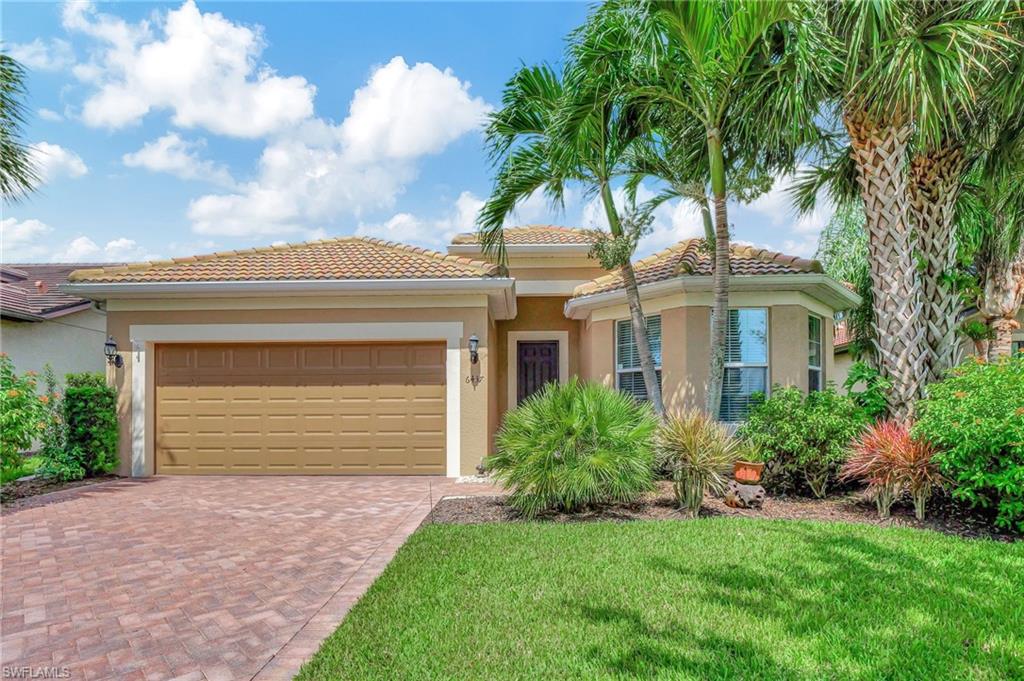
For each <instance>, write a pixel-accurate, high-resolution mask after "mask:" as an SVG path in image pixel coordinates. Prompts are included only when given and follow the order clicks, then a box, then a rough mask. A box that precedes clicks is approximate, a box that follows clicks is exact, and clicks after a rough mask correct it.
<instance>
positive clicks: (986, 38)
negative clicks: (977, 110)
mask: <svg viewBox="0 0 1024 681" xmlns="http://www.w3.org/2000/svg"><path fill="white" fill-rule="evenodd" d="M1004 5H1005V3H1000V2H985V1H982V0H979V1H976V2H960V3H956V2H919V1H917V0H874V1H872V2H860V1H857V0H835V1H834V2H831V3H830V4H829V6H828V14H827V18H828V23H827V28H828V30H827V31H823V32H822V34H821V40H822V41H823V42H828V43H829V44H830V45H832V46H833V49H835V50H836V54H837V56H840V57H841V59H838V60H837V61H835V62H833V63H834V64H838V67H839V70H838V71H837V72H836V74H835V75H836V78H835V85H836V90H835V91H834V92H833V94H832V98H833V99H834V100H836V101H838V102H839V113H840V116H841V118H842V121H843V124H844V126H845V128H846V131H847V133H848V134H849V138H850V145H851V150H850V157H851V159H852V160H853V165H854V169H855V176H856V180H857V184H858V186H859V189H860V194H861V199H862V201H863V203H864V208H865V215H866V217H867V232H868V253H869V264H870V267H871V281H872V293H873V297H874V301H875V325H876V343H877V351H878V359H879V366H880V369H881V371H882V373H883V375H885V376H886V377H887V378H888V379H889V380H890V381H891V382H892V384H893V388H892V391H891V392H890V393H889V396H888V397H889V410H890V413H891V415H892V416H894V417H896V418H899V419H906V418H909V416H910V415H911V414H912V411H913V404H914V401H915V399H916V397H917V396H918V395H919V393H920V391H921V388H922V385H923V383H924V382H925V381H926V380H927V379H928V377H929V376H930V373H931V372H930V370H929V359H928V352H927V348H928V347H929V346H928V345H927V342H928V337H927V334H926V330H925V326H924V325H923V324H922V315H923V314H924V309H925V303H924V302H923V301H922V296H921V281H920V279H921V278H920V276H919V272H918V268H917V263H916V262H915V245H916V244H917V241H918V239H917V237H916V236H915V233H914V229H913V225H914V219H915V217H916V218H917V219H919V220H920V221H922V223H923V224H924V225H925V226H924V232H925V237H924V242H926V243H927V246H926V247H925V251H926V252H925V253H924V256H925V258H926V260H931V261H932V264H930V265H927V266H926V267H927V268H930V269H931V270H932V271H933V272H938V271H940V270H944V268H945V266H946V264H947V263H948V262H949V257H950V253H949V252H948V251H946V250H943V248H944V247H945V246H946V243H947V242H948V238H947V240H946V241H943V240H942V234H943V232H944V230H947V229H948V226H949V216H950V210H948V206H946V205H939V204H937V203H936V201H938V202H939V203H942V202H943V201H944V197H945V196H946V195H947V194H948V193H950V192H952V193H953V194H954V195H955V193H956V191H957V188H958V183H959V176H960V173H958V172H957V169H960V170H961V171H962V168H963V166H962V163H963V160H962V155H961V153H962V152H960V151H957V150H956V149H955V148H954V147H951V146H950V145H949V140H950V132H951V131H954V130H955V121H957V119H958V118H957V117H958V114H960V113H961V112H963V111H970V110H972V106H973V104H974V88H973V82H972V79H973V78H974V77H975V76H976V75H977V74H978V69H977V65H978V64H979V60H980V59H981V56H982V55H985V54H989V53H990V52H991V51H992V50H993V49H995V48H996V47H997V46H998V45H999V44H1001V43H1002V42H1003V41H1004V38H1005V34H1004V33H1003V32H1002V31H1001V30H999V25H1000V22H1001V21H1002V20H1003V19H1004V18H1005V11H1004V8H1003V6H1004ZM913 142H916V144H917V145H918V147H919V148H920V149H922V150H923V155H922V156H921V157H920V158H919V159H918V161H917V164H916V165H915V167H914V169H913V171H911V168H910V166H909V164H908V159H909V158H910V151H911V144H912V143H913ZM933 231H934V236H932V232H933ZM946 233H947V235H949V234H950V233H949V232H946ZM926 277H927V278H928V280H929V282H932V281H936V280H937V279H938V277H937V276H936V275H934V274H926ZM936 288H937V287H936V286H932V285H931V284H929V292H928V295H929V302H928V304H927V305H928V309H929V312H928V313H927V314H928V317H927V318H928V319H934V318H935V317H936V316H942V315H943V314H945V313H946V311H947V310H948V307H949V304H950V303H949V301H948V300H946V298H945V296H944V295H938V296H936ZM933 303H934V304H933ZM933 308H934V310H933ZM932 336H933V338H934V339H935V342H936V344H937V345H942V344H943V343H946V342H947V340H948V338H947V337H948V330H947V329H946V328H944V327H940V326H938V325H936V328H935V329H934V330H933V333H932Z"/></svg>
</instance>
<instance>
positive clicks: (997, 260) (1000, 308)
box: [979, 216, 1024, 362]
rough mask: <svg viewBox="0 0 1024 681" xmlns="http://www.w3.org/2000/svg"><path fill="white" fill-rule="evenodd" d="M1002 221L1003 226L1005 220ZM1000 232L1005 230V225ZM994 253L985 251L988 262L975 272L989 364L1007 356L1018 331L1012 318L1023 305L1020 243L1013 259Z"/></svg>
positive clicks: (1023, 268)
mask: <svg viewBox="0 0 1024 681" xmlns="http://www.w3.org/2000/svg"><path fill="white" fill-rule="evenodd" d="M997 219H1002V216H1000V217H999V218H997ZM1002 221H1003V222H1004V223H1005V219H1002ZM1000 228H1001V229H1005V225H1000ZM998 250H999V249H991V250H989V251H988V253H987V254H986V255H988V256H989V257H988V262H986V263H983V265H982V267H980V268H979V269H980V270H981V271H980V274H981V276H982V294H981V300H980V301H979V302H980V304H979V310H980V312H981V314H982V315H983V316H984V318H985V323H986V324H987V325H988V327H989V328H990V329H992V335H993V338H992V340H990V341H989V343H988V360H989V361H990V362H991V361H995V360H996V359H998V358H1000V357H1007V356H1009V355H1010V352H1011V350H1012V347H1013V331H1014V329H1017V328H1019V327H1020V324H1019V323H1018V322H1017V319H1016V317H1017V314H1018V313H1019V312H1020V308H1021V305H1022V304H1024V242H1022V243H1020V244H1019V245H1018V248H1017V252H1016V254H1015V256H1014V258H1013V259H1010V258H1007V257H1006V255H1005V252H1002V253H1000V252H997V251H998Z"/></svg>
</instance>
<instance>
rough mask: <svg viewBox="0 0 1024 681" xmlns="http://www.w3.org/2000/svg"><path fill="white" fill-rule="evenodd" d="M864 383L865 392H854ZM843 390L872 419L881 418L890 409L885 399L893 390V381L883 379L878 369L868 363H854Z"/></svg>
mask: <svg viewBox="0 0 1024 681" xmlns="http://www.w3.org/2000/svg"><path fill="white" fill-rule="evenodd" d="M862 382H863V383H864V390H859V391H858V390H854V388H856V387H857V386H858V385H859V384H860V383H862ZM843 388H845V389H846V394H847V395H849V396H850V399H852V400H853V401H854V402H856V403H857V406H859V407H860V408H861V409H863V410H864V411H865V412H866V413H867V415H868V416H870V417H871V418H876V419H877V418H881V417H882V416H884V415H885V412H886V410H887V409H888V408H889V404H888V402H887V401H886V399H885V397H886V395H887V394H888V393H889V390H891V389H892V381H890V380H889V379H887V378H883V377H882V375H881V374H880V373H878V369H876V368H874V367H873V366H871V365H870V364H868V363H867V362H854V363H853V364H852V365H851V366H850V371H849V372H848V373H847V374H846V382H844V383H843Z"/></svg>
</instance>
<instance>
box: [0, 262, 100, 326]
mask: <svg viewBox="0 0 1024 681" xmlns="http://www.w3.org/2000/svg"><path fill="white" fill-rule="evenodd" d="M108 264H110V263H96V264H87V265H84V266H85V267H104V266H107V265H108ZM81 267H83V265H82V264H81V263H47V264H45V265H42V264H24V265H6V264H5V265H2V266H0V315H2V316H5V317H7V316H11V317H17V318H25V317H30V318H32V317H41V318H44V319H52V318H54V317H60V316H61V315H65V314H70V313H72V312H77V311H78V310H79V309H80V308H82V307H86V306H88V305H90V304H91V303H90V302H89V301H88V300H86V299H85V298H80V297H78V296H74V295H70V294H67V293H64V292H63V291H61V290H59V288H58V287H59V286H60V285H61V284H63V283H65V282H67V280H68V275H69V274H70V273H71V272H73V271H75V270H77V269H79V268H81Z"/></svg>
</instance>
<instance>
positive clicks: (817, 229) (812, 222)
mask: <svg viewBox="0 0 1024 681" xmlns="http://www.w3.org/2000/svg"><path fill="white" fill-rule="evenodd" d="M795 179H796V178H795V176H793V175H785V176H782V177H779V178H778V179H776V181H775V184H774V185H773V186H772V188H771V190H769V191H768V192H766V193H764V194H762V195H761V196H759V197H758V198H756V199H754V200H753V201H751V202H750V203H748V204H746V206H744V208H745V209H746V210H748V211H751V212H753V213H754V214H756V215H759V216H762V217H764V218H766V219H767V221H768V224H769V225H770V226H771V227H773V228H775V233H774V236H778V237H781V242H782V247H781V248H780V249H778V250H782V251H785V252H786V253H788V254H790V255H799V256H804V257H810V256H812V255H814V252H815V251H816V250H817V247H818V235H819V234H820V233H821V230H822V229H823V228H824V227H825V225H827V224H828V221H829V220H831V219H832V215H833V214H834V213H835V205H834V204H833V203H832V201H831V200H830V199H829V198H828V196H827V195H826V194H825V193H824V192H823V193H821V194H819V196H818V200H817V202H816V205H815V208H814V210H813V211H811V212H810V213H807V214H806V215H800V216H797V214H796V210H795V209H794V207H793V201H792V199H791V198H790V195H789V193H788V192H789V189H790V188H791V187H792V186H793V182H794V180H795Z"/></svg>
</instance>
